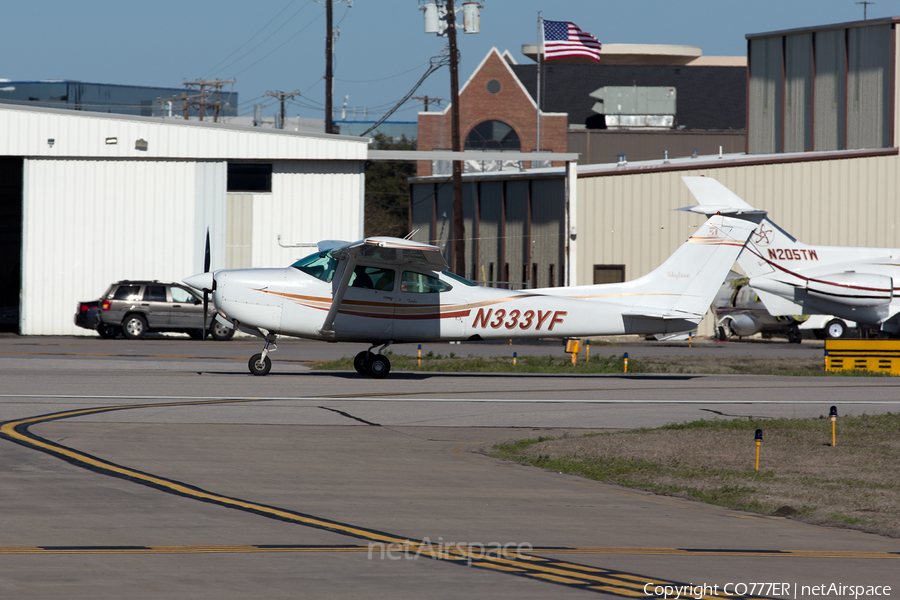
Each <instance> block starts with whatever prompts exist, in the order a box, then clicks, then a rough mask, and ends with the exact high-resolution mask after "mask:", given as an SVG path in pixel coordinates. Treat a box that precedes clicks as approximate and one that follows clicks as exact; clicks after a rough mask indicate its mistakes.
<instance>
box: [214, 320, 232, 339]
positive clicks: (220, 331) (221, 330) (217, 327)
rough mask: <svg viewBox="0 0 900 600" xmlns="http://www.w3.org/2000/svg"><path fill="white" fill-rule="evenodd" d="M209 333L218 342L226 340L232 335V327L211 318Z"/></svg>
mask: <svg viewBox="0 0 900 600" xmlns="http://www.w3.org/2000/svg"><path fill="white" fill-rule="evenodd" d="M209 333H210V335H212V338H213V339H214V340H217V341H219V342H227V341H228V340H230V339H231V338H233V337H234V329H232V328H231V327H228V326H227V325H222V324H221V323H219V322H218V321H216V320H213V322H212V325H211V326H210V328H209Z"/></svg>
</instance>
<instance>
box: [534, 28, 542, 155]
mask: <svg viewBox="0 0 900 600" xmlns="http://www.w3.org/2000/svg"><path fill="white" fill-rule="evenodd" d="M543 21H544V19H543V17H541V11H538V30H537V34H538V35H537V37H538V42H537V148H536V150H537V151H538V152H540V151H541V59H542V56H543V49H542V48H543V45H544V26H543V25H544V24H543ZM532 166H533V165H532Z"/></svg>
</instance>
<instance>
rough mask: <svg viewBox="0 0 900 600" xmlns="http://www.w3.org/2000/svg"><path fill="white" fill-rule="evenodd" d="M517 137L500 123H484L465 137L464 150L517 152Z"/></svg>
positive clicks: (518, 147)
mask: <svg viewBox="0 0 900 600" xmlns="http://www.w3.org/2000/svg"><path fill="white" fill-rule="evenodd" d="M521 148H522V145H521V144H520V143H519V135H518V134H517V133H516V131H515V130H514V129H513V128H512V127H510V126H509V125H507V124H506V123H504V122H502V121H485V122H484V123H479V124H478V125H476V126H475V127H473V128H472V131H470V132H469V135H467V136H466V148H465V149H466V150H519V149H521Z"/></svg>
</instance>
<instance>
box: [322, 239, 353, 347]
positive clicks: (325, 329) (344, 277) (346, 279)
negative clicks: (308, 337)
mask: <svg viewBox="0 0 900 600" xmlns="http://www.w3.org/2000/svg"><path fill="white" fill-rule="evenodd" d="M354 270H356V257H355V256H353V255H351V256H350V258H348V259H347V266H346V267H344V272H343V274H341V280H340V282H338V286H337V289H336V290H334V299H333V300H332V301H331V308H329V309H328V314H327V315H326V316H325V322H324V323H322V327H321V328H320V329H319V334H320V335H321V336H322V337H327V338H332V337H334V335H335V333H334V330H333V329H332V328H331V326H332V325H334V318H335V317H336V316H337V313H338V308H340V306H341V302H343V301H344V294H345V293H346V292H347V286H348V285H349V284H350V277H351V276H352V275H353V271H354Z"/></svg>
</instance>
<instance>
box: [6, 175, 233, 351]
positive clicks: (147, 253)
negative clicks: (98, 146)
mask: <svg viewBox="0 0 900 600" xmlns="http://www.w3.org/2000/svg"><path fill="white" fill-rule="evenodd" d="M195 176H196V169H195V164H194V163H191V162H171V161H161V162H156V161H153V162H151V161H141V162H134V161H89V160H46V159H29V160H26V161H25V175H24V180H25V190H24V194H23V196H24V215H23V221H24V224H23V272H22V313H21V321H20V327H21V332H22V334H24V335H57V334H71V333H82V334H84V333H87V331H86V330H83V329H79V328H77V327H75V325H74V324H73V322H72V318H73V315H74V311H75V307H76V303H77V302H78V301H81V300H92V299H95V298H97V297H98V296H99V295H100V294H101V293H103V292H104V291H105V290H106V288H107V287H108V286H109V284H110V283H112V282H114V281H117V280H120V279H139V278H146V279H160V280H175V281H177V280H181V279H182V278H184V277H187V276H188V275H191V274H193V273H195V272H196V270H197V269H196V267H195V264H196V261H195V248H196V243H195V241H196V240H195V235H194V212H195V200H196V198H195V193H196V185H195ZM214 251H215V250H214ZM200 260H201V264H202V256H201V258H200Z"/></svg>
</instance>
